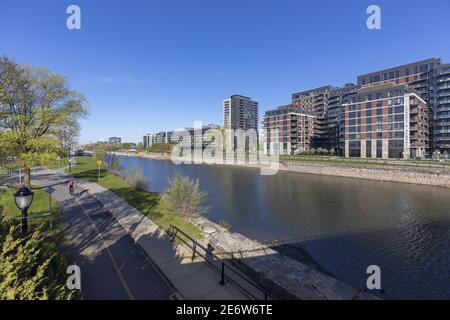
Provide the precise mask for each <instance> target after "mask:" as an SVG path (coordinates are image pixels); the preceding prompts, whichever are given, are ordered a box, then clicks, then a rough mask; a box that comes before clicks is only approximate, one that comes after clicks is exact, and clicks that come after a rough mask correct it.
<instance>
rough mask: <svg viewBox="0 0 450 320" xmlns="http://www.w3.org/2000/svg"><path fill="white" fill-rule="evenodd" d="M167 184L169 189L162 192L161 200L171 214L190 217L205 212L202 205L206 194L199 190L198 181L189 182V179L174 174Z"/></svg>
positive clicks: (205, 209)
mask: <svg viewBox="0 0 450 320" xmlns="http://www.w3.org/2000/svg"><path fill="white" fill-rule="evenodd" d="M169 183H170V187H169V188H168V189H166V190H165V191H164V194H163V200H164V201H165V203H166V204H167V208H168V209H169V210H171V211H172V212H173V213H176V214H178V215H181V216H185V217H191V216H195V215H199V214H202V213H205V212H206V211H207V208H206V207H204V205H203V202H204V200H205V198H206V196H207V193H206V192H202V191H201V190H200V183H199V180H198V179H196V180H190V179H189V177H185V176H182V175H181V174H180V173H176V174H175V176H174V177H173V178H172V179H169Z"/></svg>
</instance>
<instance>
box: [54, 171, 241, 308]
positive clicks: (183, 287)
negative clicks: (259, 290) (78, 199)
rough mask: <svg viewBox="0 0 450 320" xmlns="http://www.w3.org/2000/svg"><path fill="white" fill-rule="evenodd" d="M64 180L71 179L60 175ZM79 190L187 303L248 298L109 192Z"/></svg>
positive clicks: (90, 187)
mask: <svg viewBox="0 0 450 320" xmlns="http://www.w3.org/2000/svg"><path fill="white" fill-rule="evenodd" d="M58 173H59V174H60V176H61V178H63V179H68V178H69V176H68V175H66V174H65V173H63V171H62V170H61V171H59V172H58ZM77 185H78V186H79V188H82V189H85V190H88V191H89V193H90V194H91V195H93V196H94V197H95V198H96V199H97V200H98V201H99V202H100V203H101V204H102V205H103V206H104V208H105V209H106V210H107V211H108V212H110V213H111V214H112V216H113V217H114V218H115V219H116V221H117V222H118V223H119V224H120V225H121V226H122V228H123V229H124V230H125V231H126V232H127V233H128V234H129V235H130V236H131V238H132V239H133V240H134V241H135V243H137V244H138V245H139V246H140V247H141V248H142V250H143V251H144V252H145V253H146V254H147V255H148V257H149V258H150V259H151V260H152V262H153V263H154V264H155V265H156V267H157V268H158V269H159V270H161V271H162V272H163V273H164V275H165V276H166V277H167V278H168V279H169V280H170V282H171V283H172V284H173V285H174V286H175V287H176V289H177V290H178V292H179V293H180V294H181V295H182V297H180V298H184V299H187V300H242V299H245V300H246V299H248V297H247V296H245V295H244V294H243V293H242V292H241V291H239V290H238V289H236V288H235V287H234V286H232V285H231V284H229V283H225V284H224V285H221V284H220V283H219V282H220V275H219V274H218V273H217V272H216V271H214V270H213V269H211V268H210V267H208V266H207V265H206V264H205V263H204V262H203V261H202V260H200V259H198V258H196V259H194V260H192V251H191V250H190V249H188V248H186V247H185V246H183V245H174V244H173V243H172V242H171V241H170V237H169V236H168V235H167V234H166V233H165V231H164V230H162V229H161V228H160V227H159V226H158V225H156V224H155V223H154V222H152V221H151V220H150V219H149V218H147V217H146V216H144V214H142V213H141V212H140V211H138V210H137V209H135V208H134V207H133V206H131V205H130V204H129V203H128V202H127V201H125V200H123V199H122V198H119V197H118V196H117V195H116V194H114V193H113V192H111V191H109V190H108V189H106V188H104V187H102V186H100V185H98V184H96V183H90V182H86V181H78V183H77Z"/></svg>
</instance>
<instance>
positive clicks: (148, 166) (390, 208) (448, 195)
mask: <svg viewBox="0 0 450 320" xmlns="http://www.w3.org/2000/svg"><path fill="white" fill-rule="evenodd" d="M119 161H120V163H121V165H122V167H123V168H124V169H130V168H140V169H141V170H142V171H143V172H144V174H145V176H146V177H147V178H148V179H149V189H150V190H151V191H162V190H164V189H165V188H166V187H167V186H168V177H171V176H173V174H174V173H175V172H177V171H179V172H181V173H182V174H183V175H187V176H190V177H192V178H199V179H200V184H201V188H202V189H203V190H206V191H208V198H207V205H208V206H209V207H210V210H209V212H208V213H207V215H206V216H207V217H208V218H209V219H211V220H212V221H215V222H219V221H221V220H225V221H227V222H228V223H230V224H231V229H232V231H234V232H239V233H242V234H244V235H246V236H248V237H250V238H254V239H259V240H282V241H289V243H291V244H292V245H294V246H301V247H302V248H303V249H305V250H306V251H307V252H308V253H309V254H310V255H311V257H312V258H313V259H314V260H315V261H316V262H317V263H319V264H320V265H321V266H322V267H323V268H325V269H326V270H328V271H330V272H331V273H332V274H333V275H334V276H335V277H336V278H338V279H341V280H343V281H345V282H347V283H348V284H350V285H352V286H354V287H358V288H359V287H363V286H364V285H365V281H366V279H367V275H366V273H365V271H366V268H367V267H368V266H369V265H373V264H375V265H378V266H380V268H381V272H382V284H381V285H382V288H383V289H384V292H385V294H386V295H387V297H388V298H393V299H395V298H403V299H450V191H448V190H444V189H439V188H435V187H427V186H418V185H408V184H401V183H387V182H376V181H368V180H358V179H348V178H341V177H331V176H320V175H313V174H301V173H292V172H279V173H278V174H277V175H275V176H261V175H260V174H259V170H258V169H252V168H240V167H227V166H210V165H179V166H177V165H174V164H173V163H172V162H171V161H160V160H151V159H143V158H137V157H125V156H120V157H119Z"/></svg>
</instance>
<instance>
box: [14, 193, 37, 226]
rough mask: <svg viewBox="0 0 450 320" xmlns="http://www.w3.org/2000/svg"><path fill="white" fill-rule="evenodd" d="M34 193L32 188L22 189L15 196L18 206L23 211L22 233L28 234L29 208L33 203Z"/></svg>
mask: <svg viewBox="0 0 450 320" xmlns="http://www.w3.org/2000/svg"><path fill="white" fill-rule="evenodd" d="M33 195H34V192H33V191H31V189H30V188H27V187H22V188H20V189H19V190H17V192H16V194H15V195H14V197H15V200H16V206H17V208H19V209H20V210H21V211H22V233H23V234H26V233H28V208H29V207H30V206H31V203H32V202H33Z"/></svg>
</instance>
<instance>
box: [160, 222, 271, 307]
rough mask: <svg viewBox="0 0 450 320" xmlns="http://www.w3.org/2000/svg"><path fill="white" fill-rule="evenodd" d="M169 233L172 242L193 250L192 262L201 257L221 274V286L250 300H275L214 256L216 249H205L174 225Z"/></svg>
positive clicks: (231, 266)
mask: <svg viewBox="0 0 450 320" xmlns="http://www.w3.org/2000/svg"><path fill="white" fill-rule="evenodd" d="M167 233H168V234H169V235H170V239H171V241H172V242H174V241H175V240H179V241H181V242H182V243H183V244H185V245H186V246H187V247H189V248H190V249H191V250H192V260H194V259H195V257H196V256H199V257H201V258H202V259H203V260H204V262H205V263H206V264H207V265H208V266H209V267H211V268H212V269H213V270H215V271H216V272H217V273H219V275H220V281H219V283H220V284H221V285H224V284H225V283H230V284H231V285H233V286H234V287H235V288H237V289H238V290H240V291H241V292H242V293H243V294H245V295H246V296H247V297H249V298H250V299H254V300H263V299H264V300H275V298H274V297H273V296H271V295H270V294H269V293H268V292H267V291H266V290H264V289H263V288H261V287H260V286H259V285H258V284H256V283H255V282H254V281H252V280H251V279H250V278H249V277H248V276H247V275H246V274H244V273H243V272H241V271H240V270H238V269H237V268H236V267H235V266H233V265H232V264H230V263H229V261H226V260H223V259H221V258H219V257H218V256H217V255H216V254H214V253H213V250H214V249H213V247H212V246H209V245H208V248H205V247H204V246H203V245H202V244H200V243H199V242H198V241H196V240H195V239H193V238H192V237H191V236H189V235H188V234H186V233H185V232H183V230H181V229H179V228H178V227H176V226H174V225H170V227H169V229H168V230H167Z"/></svg>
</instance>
